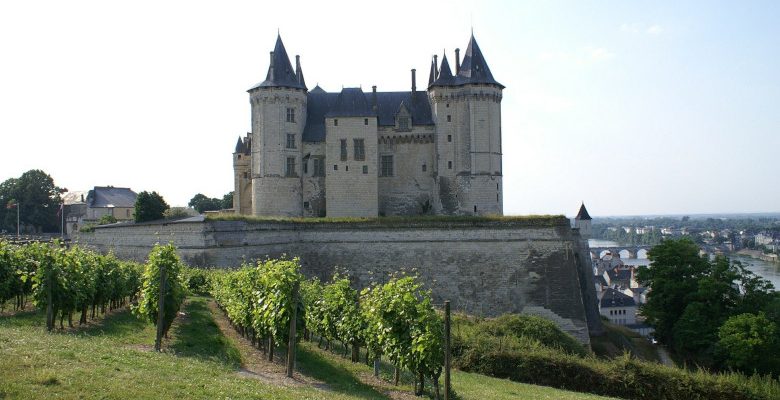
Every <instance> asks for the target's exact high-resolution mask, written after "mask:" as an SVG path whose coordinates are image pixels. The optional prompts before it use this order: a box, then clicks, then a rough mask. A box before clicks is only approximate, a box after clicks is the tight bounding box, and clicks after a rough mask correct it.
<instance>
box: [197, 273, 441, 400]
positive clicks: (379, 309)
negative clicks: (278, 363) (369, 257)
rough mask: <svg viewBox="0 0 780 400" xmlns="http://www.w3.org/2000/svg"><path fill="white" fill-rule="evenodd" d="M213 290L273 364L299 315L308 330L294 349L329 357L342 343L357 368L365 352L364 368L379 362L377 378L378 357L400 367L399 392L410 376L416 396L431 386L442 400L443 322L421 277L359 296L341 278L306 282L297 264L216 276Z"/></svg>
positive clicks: (397, 369)
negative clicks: (313, 349) (303, 346)
mask: <svg viewBox="0 0 780 400" xmlns="http://www.w3.org/2000/svg"><path fill="white" fill-rule="evenodd" d="M211 286H212V294H213V296H214V298H215V300H216V301H217V303H218V304H219V305H220V307H221V308H222V309H223V310H224V311H225V313H226V314H227V316H228V318H229V319H230V321H231V323H232V324H233V326H234V327H235V328H236V329H237V330H238V331H239V332H240V333H241V334H242V335H243V336H244V337H246V338H247V339H249V340H250V341H251V343H252V344H253V345H254V346H257V347H258V348H260V349H262V350H263V351H264V352H265V353H266V354H267V355H268V357H269V360H273V356H274V347H275V345H276V344H278V343H286V342H289V341H290V336H289V330H288V329H287V328H288V326H289V325H290V320H291V318H292V316H293V315H296V318H297V320H296V324H297V325H298V326H300V327H302V328H303V329H301V330H300V331H299V332H301V334H300V335H296V337H295V338H294V339H293V340H294V341H298V340H306V339H309V340H315V339H316V340H317V341H318V344H319V345H322V344H323V342H324V345H325V348H326V349H328V348H329V347H330V345H331V343H332V342H335V341H337V342H340V343H341V344H342V345H343V348H344V356H346V355H347V353H348V352H349V351H351V353H352V357H351V360H352V361H353V362H359V361H360V360H359V356H360V354H361V352H360V348H361V347H365V348H366V350H367V351H366V353H365V361H366V363H368V362H369V360H370V361H373V364H374V374H375V376H378V373H379V372H378V371H379V359H380V357H386V358H387V359H388V360H390V362H391V363H392V364H393V365H394V366H395V374H394V375H395V376H394V381H395V383H396V384H397V383H398V379H399V374H400V370H401V369H402V368H404V369H407V370H409V371H411V372H413V373H414V374H415V376H416V379H417V383H416V384H415V389H416V390H415V392H416V394H422V393H423V390H424V384H425V379H426V378H428V379H430V380H432V382H433V385H434V389H435V393H436V396H437V397H438V394H439V377H440V375H441V372H442V365H443V360H444V352H443V332H444V328H443V321H442V318H441V316H439V315H438V314H437V313H436V311H435V309H434V307H433V304H432V303H431V296H430V292H428V291H425V290H423V288H422V285H421V284H420V283H419V281H418V279H417V278H416V277H411V276H397V277H393V278H391V279H390V280H389V282H387V283H385V284H374V285H373V286H371V287H369V288H366V289H363V290H362V291H360V292H358V291H357V290H355V289H353V288H352V287H351V285H350V281H349V279H348V278H347V277H345V276H342V275H339V274H338V273H337V274H335V275H334V276H333V278H332V279H331V281H330V282H328V283H324V284H323V283H321V282H320V281H318V280H316V279H312V280H304V279H303V276H302V275H301V273H300V263H299V262H298V259H292V260H266V261H262V262H258V263H257V264H256V265H244V266H242V267H241V268H240V269H238V270H235V271H224V272H214V273H213V275H212V281H211ZM350 349H351V350H350Z"/></svg>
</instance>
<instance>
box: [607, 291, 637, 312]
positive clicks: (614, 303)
mask: <svg viewBox="0 0 780 400" xmlns="http://www.w3.org/2000/svg"><path fill="white" fill-rule="evenodd" d="M631 306H636V302H634V298H633V297H631V296H628V295H626V294H623V293H620V292H618V291H617V290H615V289H611V288H610V289H607V290H605V291H604V295H603V296H601V308H605V307H631Z"/></svg>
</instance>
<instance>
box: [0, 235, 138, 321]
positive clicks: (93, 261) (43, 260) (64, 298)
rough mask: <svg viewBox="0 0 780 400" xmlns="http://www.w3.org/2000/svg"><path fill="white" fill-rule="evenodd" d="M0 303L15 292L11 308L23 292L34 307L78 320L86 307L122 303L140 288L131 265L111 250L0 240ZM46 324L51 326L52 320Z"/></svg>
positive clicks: (19, 303)
mask: <svg viewBox="0 0 780 400" xmlns="http://www.w3.org/2000/svg"><path fill="white" fill-rule="evenodd" d="M0 277H2V278H3V280H2V281H0V303H5V302H6V301H8V300H10V299H12V298H14V297H16V298H17V302H16V308H20V307H21V306H22V305H23V300H22V298H23V297H24V296H32V297H33V299H34V301H35V304H36V305H37V306H38V307H39V308H40V309H46V308H47V307H48V306H51V309H52V316H53V317H56V316H59V317H60V325H61V326H62V320H63V319H64V318H65V317H67V318H68V322H69V323H72V321H71V317H72V315H73V313H75V312H78V311H80V312H81V320H80V322H81V323H85V322H86V320H87V313H88V310H89V308H90V307H92V318H94V317H95V313H96V308H97V307H100V310H101V311H102V312H105V310H106V308H108V309H109V310H111V309H114V308H117V307H120V306H123V305H125V304H127V302H129V300H130V299H131V298H132V297H134V296H135V295H136V293H137V292H138V289H139V287H140V278H139V277H140V270H139V268H138V266H137V265H136V264H133V263H127V262H120V261H119V260H117V259H116V258H115V257H114V256H113V255H110V254H109V255H107V256H103V255H101V254H98V253H95V252H91V251H87V250H84V249H81V248H79V247H78V246H73V247H71V248H70V249H65V248H63V247H61V246H60V245H59V244H57V243H55V244H54V245H50V244H45V243H33V244H28V245H25V246H14V245H10V244H8V243H6V242H3V241H0ZM48 322H49V324H50V325H49V328H53V321H48Z"/></svg>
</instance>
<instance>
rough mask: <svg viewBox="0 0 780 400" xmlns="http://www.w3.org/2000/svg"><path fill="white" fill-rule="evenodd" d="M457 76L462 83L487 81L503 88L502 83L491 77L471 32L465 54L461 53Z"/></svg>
mask: <svg viewBox="0 0 780 400" xmlns="http://www.w3.org/2000/svg"><path fill="white" fill-rule="evenodd" d="M458 77H459V78H460V80H461V81H462V82H463V83H488V84H493V85H498V86H500V87H501V88H502V89H503V88H504V86H503V85H502V84H500V83H498V82H496V80H495V79H493V74H492V73H490V68H489V67H488V65H487V62H486V61H485V57H484V56H483V55H482V50H480V48H479V45H478V44H477V39H475V38H474V33H473V32H472V33H471V39H470V40H469V45H468V47H467V48H466V54H464V55H463V61H461V63H460V68H458Z"/></svg>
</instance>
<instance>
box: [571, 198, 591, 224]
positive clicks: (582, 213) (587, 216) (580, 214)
mask: <svg viewBox="0 0 780 400" xmlns="http://www.w3.org/2000/svg"><path fill="white" fill-rule="evenodd" d="M574 219H578V220H581V221H582V220H591V219H593V218H591V217H590V214H588V210H587V209H586V208H585V202H583V203H582V205H580V211H579V212H578V213H577V216H576V217H574Z"/></svg>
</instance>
